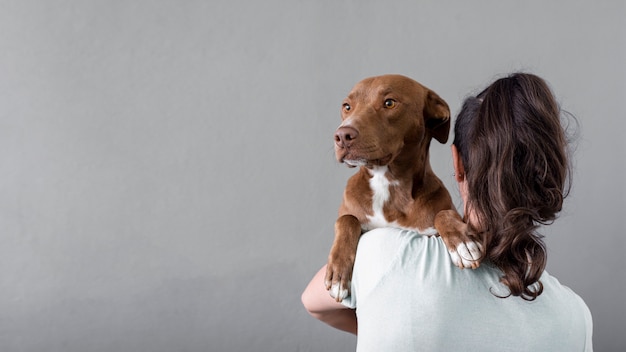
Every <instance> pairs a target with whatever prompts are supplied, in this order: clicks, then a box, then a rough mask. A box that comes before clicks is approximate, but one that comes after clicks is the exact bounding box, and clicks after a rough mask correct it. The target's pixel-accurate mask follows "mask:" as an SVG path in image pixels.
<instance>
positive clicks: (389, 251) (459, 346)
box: [343, 229, 592, 351]
mask: <svg viewBox="0 0 626 352" xmlns="http://www.w3.org/2000/svg"><path fill="white" fill-rule="evenodd" d="M501 276H502V272H501V271H500V270H499V269H497V268H496V267H495V266H493V265H491V264H490V263H488V262H487V263H483V264H482V266H481V267H480V268H478V269H476V270H459V269H458V268H457V267H455V266H454V265H453V264H452V263H451V261H450V258H449V255H448V251H447V249H446V247H445V245H444V243H443V241H442V240H441V239H440V238H438V237H426V236H421V235H419V234H417V233H414V232H410V231H404V230H396V229H378V230H373V231H370V232H368V233H366V234H365V235H363V237H362V238H361V240H360V242H359V249H358V254H357V261H356V263H355V267H354V273H353V281H352V295H351V297H350V298H348V299H346V300H344V302H343V303H344V305H346V306H349V307H358V308H357V316H358V331H359V334H358V336H359V339H358V348H357V351H455V350H456V351H591V350H592V347H591V333H592V322H591V314H590V313H589V310H588V308H587V306H586V305H585V304H584V302H583V301H582V299H580V297H578V296H577V295H576V294H575V293H574V292H572V291H571V290H570V289H569V288H567V287H565V286H563V285H561V284H560V283H559V282H558V280H557V279H556V278H554V277H552V276H550V275H549V274H548V273H547V272H544V273H543V275H542V277H541V282H542V284H543V287H544V290H543V293H542V294H541V295H540V296H539V297H537V298H536V299H535V300H534V301H527V300H524V299H522V298H520V297H514V296H510V297H507V298H501V297H504V296H508V289H507V287H506V286H505V285H503V284H502V283H500V277H501ZM451 317H453V318H451Z"/></svg>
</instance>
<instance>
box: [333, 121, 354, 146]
mask: <svg viewBox="0 0 626 352" xmlns="http://www.w3.org/2000/svg"><path fill="white" fill-rule="evenodd" d="M358 136H359V132H358V131H357V130H356V129H354V128H352V127H347V126H344V127H339V128H338V129H337V132H335V144H337V146H338V147H341V148H346V147H349V146H350V145H351V144H352V142H353V141H354V140H355V139H356V138H357V137H358Z"/></svg>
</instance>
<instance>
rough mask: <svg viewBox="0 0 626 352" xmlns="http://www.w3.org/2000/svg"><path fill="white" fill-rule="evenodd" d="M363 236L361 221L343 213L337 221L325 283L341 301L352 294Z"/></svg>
mask: <svg viewBox="0 0 626 352" xmlns="http://www.w3.org/2000/svg"><path fill="white" fill-rule="evenodd" d="M360 237H361V223H360V222H359V220H358V219H357V218H356V217H355V216H353V215H342V216H340V217H339V219H337V221H336V222H335V240H334V242H333V246H332V248H331V249H330V254H329V256H328V265H327V267H326V278H325V281H324V282H325V284H326V289H327V290H329V291H330V295H331V296H332V297H333V298H334V299H335V300H337V302H341V301H342V300H343V299H344V298H346V297H348V296H349V295H350V280H352V268H353V266H354V259H355V257H356V249H357V245H358V243H359V238H360Z"/></svg>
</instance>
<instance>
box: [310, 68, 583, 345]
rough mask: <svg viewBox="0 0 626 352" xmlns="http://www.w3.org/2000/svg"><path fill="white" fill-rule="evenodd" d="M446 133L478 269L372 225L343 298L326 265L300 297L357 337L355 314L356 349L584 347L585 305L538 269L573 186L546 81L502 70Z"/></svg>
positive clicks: (426, 240)
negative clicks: (330, 284)
mask: <svg viewBox="0 0 626 352" xmlns="http://www.w3.org/2000/svg"><path fill="white" fill-rule="evenodd" d="M454 130H455V131H454V132H455V138H454V142H453V145H452V157H453V162H454V170H455V179H456V181H457V183H458V186H459V191H460V195H461V198H462V200H463V203H464V214H465V216H464V218H465V221H466V222H467V223H468V224H469V225H470V226H472V228H473V229H474V230H475V231H476V232H477V233H479V234H480V238H481V242H482V243H481V244H482V246H483V248H484V249H485V253H486V254H485V258H484V259H483V263H482V265H481V266H480V268H478V269H476V270H460V269H458V268H456V267H455V266H454V265H453V264H452V263H451V261H450V259H449V258H448V251H447V250H446V248H445V245H444V244H443V241H442V240H441V239H440V238H439V237H427V236H421V235H419V234H417V233H414V232H410V231H406V230H399V229H376V230H372V231H370V232H368V233H366V234H364V235H363V236H362V237H361V240H360V242H359V248H358V252H357V257H356V262H355V265H354V272H353V279H352V288H351V292H352V294H351V296H350V297H348V298H347V299H345V300H344V301H343V302H342V304H339V303H336V302H335V300H334V299H332V298H331V297H330V296H329V294H328V292H327V291H326V289H325V286H324V283H323V280H324V272H325V268H322V269H321V270H320V271H319V272H318V273H317V275H316V276H315V277H314V278H313V280H312V281H311V283H310V284H309V285H308V287H307V288H306V290H305V291H304V293H303V294H302V302H303V304H304V306H305V307H306V309H307V310H308V312H309V313H310V314H311V315H313V316H314V317H316V318H317V319H320V320H322V321H323V322H325V323H327V324H329V325H331V326H333V327H335V328H338V329H341V330H344V331H348V332H351V333H353V334H356V333H357V316H358V340H357V351H454V350H462V351H591V350H592V340H591V337H592V319H591V314H590V312H589V309H588V308H587V306H586V305H585V303H584V302H583V301H582V299H581V298H580V297H578V296H577V295H576V294H575V293H574V292H572V291H571V290H570V289H569V288H567V287H565V286H563V285H561V284H560V283H559V282H558V280H557V279H556V278H554V277H552V276H550V275H549V274H548V273H547V272H545V270H544V269H545V265H546V249H545V245H544V242H543V240H542V236H541V235H540V234H539V233H537V231H536V230H537V228H538V226H539V225H542V224H550V223H551V222H552V221H554V220H555V218H556V216H557V214H558V212H559V211H560V210H561V206H562V203H563V199H564V197H565V195H566V194H567V191H568V188H569V184H568V176H569V173H570V168H569V163H568V157H567V154H568V153H567V150H568V147H567V138H566V136H565V132H564V129H563V127H562V126H561V122H560V110H559V107H558V105H557V104H556V102H555V99H554V97H553V95H552V92H551V91H550V89H549V87H548V86H547V84H546V83H545V82H544V81H543V80H542V79H541V78H539V77H537V76H535V75H531V74H524V73H517V74H513V75H511V76H509V77H506V78H502V79H499V80H497V81H496V82H494V83H493V84H491V85H490V86H489V87H488V88H487V89H485V90H484V91H483V92H481V93H480V94H479V95H478V96H476V97H470V98H468V99H467V100H466V101H465V102H464V104H463V107H462V109H461V112H460V113H459V115H458V117H457V120H456V124H455V129H454ZM354 308H356V312H355V310H354Z"/></svg>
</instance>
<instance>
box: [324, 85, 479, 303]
mask: <svg viewBox="0 0 626 352" xmlns="http://www.w3.org/2000/svg"><path fill="white" fill-rule="evenodd" d="M341 118H342V123H341V125H340V126H339V128H338V129H337V131H336V133H335V154H336V157H337V160H338V161H339V162H342V163H345V164H347V165H348V166H350V167H359V171H358V172H357V173H356V174H355V175H353V176H352V177H351V178H350V179H349V180H348V184H347V186H346V189H345V192H344V197H343V202H342V204H341V206H340V208H339V218H338V219H337V221H336V223H335V240H334V242H333V246H332V248H331V251H330V255H329V259H328V266H327V270H326V278H325V279H326V286H327V287H326V288H327V289H329V290H331V295H332V296H333V297H335V298H336V300H337V301H341V300H342V299H343V298H345V297H346V296H347V295H348V294H349V287H350V286H349V284H350V280H351V277H352V267H353V264H354V259H355V254H356V248H357V243H358V241H359V238H360V236H361V234H362V233H363V232H364V231H368V230H371V229H373V228H377V227H385V226H392V227H400V228H407V229H411V230H415V231H417V232H419V233H421V234H424V235H436V234H439V235H441V237H442V238H443V239H444V242H445V243H446V246H447V248H448V250H449V251H450V254H451V256H452V260H453V261H454V263H455V264H456V265H457V266H459V267H461V268H463V267H468V268H469V267H471V268H476V267H477V266H478V265H479V259H477V258H479V257H480V251H481V248H480V245H478V244H477V243H476V242H475V241H474V235H473V233H472V232H471V231H470V229H469V227H468V226H467V225H466V224H465V223H463V221H462V220H461V217H460V216H459V214H458V213H457V212H456V210H455V209H454V206H453V204H452V199H451V197H450V195H449V193H448V191H447V190H446V188H445V186H444V185H443V183H442V182H441V180H440V179H439V178H437V176H436V175H435V174H434V173H433V171H432V169H431V166H430V162H429V155H428V150H429V146H430V141H431V139H432V138H434V139H436V140H437V141H439V142H440V143H446V141H447V140H448V134H449V131H450V109H449V108H448V104H447V103H446V102H445V101H444V100H443V99H441V98H440V97H439V96H438V95H437V94H436V93H435V92H433V91H432V90H430V89H428V88H426V87H424V86H422V85H421V84H419V83H418V82H416V81H414V80H412V79H410V78H407V77H404V76H400V75H384V76H378V77H370V78H366V79H364V80H362V81H361V82H359V83H357V84H356V85H355V87H354V88H353V89H352V91H351V92H350V94H349V95H348V97H347V98H346V99H345V100H344V102H343V105H342V111H341Z"/></svg>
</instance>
